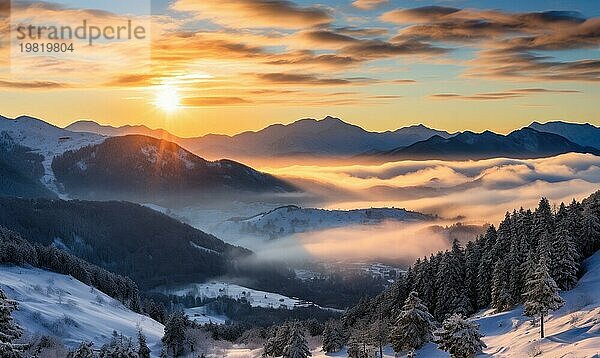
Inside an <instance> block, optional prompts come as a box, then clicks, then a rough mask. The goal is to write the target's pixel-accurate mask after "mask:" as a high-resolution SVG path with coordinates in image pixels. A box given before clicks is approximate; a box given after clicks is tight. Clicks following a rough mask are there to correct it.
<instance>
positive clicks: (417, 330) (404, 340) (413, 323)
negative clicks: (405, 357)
mask: <svg viewBox="0 0 600 358" xmlns="http://www.w3.org/2000/svg"><path fill="white" fill-rule="evenodd" d="M435 325H436V323H435V319H434V318H433V316H432V315H431V314H430V313H429V311H428V310H427V307H426V306H425V305H423V304H422V303H421V300H420V299H419V296H418V295H417V292H415V291H413V292H411V293H410V294H409V296H408V298H407V299H406V302H405V303H404V306H402V311H400V314H399V315H398V318H397V319H396V322H395V324H394V327H393V328H392V332H391V335H390V341H391V343H392V347H393V348H394V350H396V351H397V352H399V351H403V350H409V349H418V348H420V347H421V346H423V344H425V343H427V342H429V341H430V340H431V339H432V338H433V336H432V332H433V330H434V329H435Z"/></svg>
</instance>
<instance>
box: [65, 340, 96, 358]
mask: <svg viewBox="0 0 600 358" xmlns="http://www.w3.org/2000/svg"><path fill="white" fill-rule="evenodd" d="M93 347H94V343H93V342H81V344H80V345H79V347H77V349H76V350H75V351H74V352H70V353H69V355H68V358H95V357H96V354H95V353H94V348H93Z"/></svg>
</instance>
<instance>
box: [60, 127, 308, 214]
mask: <svg viewBox="0 0 600 358" xmlns="http://www.w3.org/2000/svg"><path fill="white" fill-rule="evenodd" d="M52 169H53V171H54V173H55V176H56V179H57V180H58V182H60V184H61V185H63V186H64V189H65V191H66V192H67V193H69V194H70V195H72V196H73V197H77V198H86V199H121V200H123V199H125V200H131V201H138V200H141V198H144V199H146V200H150V201H152V200H160V199H162V198H166V199H167V200H184V199H185V198H186V197H187V199H189V200H190V201H192V202H193V201H195V200H197V195H214V194H228V193H232V192H247V193H265V192H272V193H282V192H293V191H296V189H295V188H294V187H293V186H292V185H291V184H289V183H287V182H285V181H283V180H280V179H278V178H276V177H274V176H272V175H269V174H266V173H262V172H259V171H256V170H254V169H252V168H250V167H248V166H246V165H243V164H241V163H238V162H234V161H231V160H217V161H207V160H205V159H203V158H201V157H198V156H196V155H194V154H193V153H190V152H189V151H187V150H185V149H183V148H181V147H180V146H179V145H177V144H175V143H172V142H168V141H165V140H160V139H156V138H151V137H146V136H141V135H127V136H122V137H111V138H108V139H106V140H105V141H103V142H102V143H100V144H96V145H92V146H88V147H85V148H80V149H78V150H75V151H71V152H66V153H64V154H62V155H61V156H59V157H57V158H55V159H54V161H53V163H52Z"/></svg>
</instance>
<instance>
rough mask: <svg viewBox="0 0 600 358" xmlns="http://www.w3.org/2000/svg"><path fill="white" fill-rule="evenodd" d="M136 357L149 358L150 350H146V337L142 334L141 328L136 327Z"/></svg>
mask: <svg viewBox="0 0 600 358" xmlns="http://www.w3.org/2000/svg"><path fill="white" fill-rule="evenodd" d="M137 333H138V351H137V352H138V356H139V358H150V353H151V351H150V348H148V344H147V343H146V336H144V333H143V332H142V328H141V327H138V332H137Z"/></svg>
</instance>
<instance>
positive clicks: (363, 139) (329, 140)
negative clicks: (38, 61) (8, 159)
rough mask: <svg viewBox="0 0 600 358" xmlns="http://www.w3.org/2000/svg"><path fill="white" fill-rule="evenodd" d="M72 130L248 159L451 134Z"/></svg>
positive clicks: (380, 146) (412, 129) (301, 123)
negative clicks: (199, 133) (152, 139)
mask: <svg viewBox="0 0 600 358" xmlns="http://www.w3.org/2000/svg"><path fill="white" fill-rule="evenodd" d="M66 129H68V130H73V131H77V132H79V131H84V132H93V133H98V134H103V135H110V136H116V135H127V134H143V135H147V136H152V137H156V138H162V139H167V140H170V141H173V142H175V143H177V144H179V145H181V146H182V147H184V148H186V149H187V150H189V151H192V152H194V153H196V154H198V155H200V156H203V157H205V158H211V159H214V158H233V159H240V158H247V157H251V156H255V157H279V156H316V157H319V156H352V155H357V154H362V153H365V152H369V151H373V150H376V151H381V150H390V149H393V148H396V147H399V146H408V145H410V144H413V143H415V142H418V141H421V140H425V139H428V138H430V137H432V136H434V135H439V136H441V137H443V138H447V137H449V136H450V135H451V134H449V133H448V132H445V131H439V130H435V129H431V128H427V127H425V126H424V125H422V124H420V125H414V126H409V127H403V128H400V129H397V130H395V131H386V132H370V131H366V130H364V129H363V128H361V127H359V126H356V125H353V124H349V123H346V122H344V121H342V120H341V119H339V118H334V117H329V116H328V117H325V118H323V119H321V120H315V119H310V118H307V119H300V120H298V121H295V122H293V123H290V124H274V125H270V126H268V127H266V128H264V129H261V130H259V131H248V132H243V133H240V134H237V135H234V136H227V135H217V134H209V135H205V136H202V137H196V138H179V137H176V136H173V135H171V134H170V133H168V132H166V131H165V130H162V129H150V128H148V127H145V126H122V127H111V126H104V125H99V124H97V123H95V122H91V121H79V122H75V123H73V124H71V125H69V126H68V127H66Z"/></svg>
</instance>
